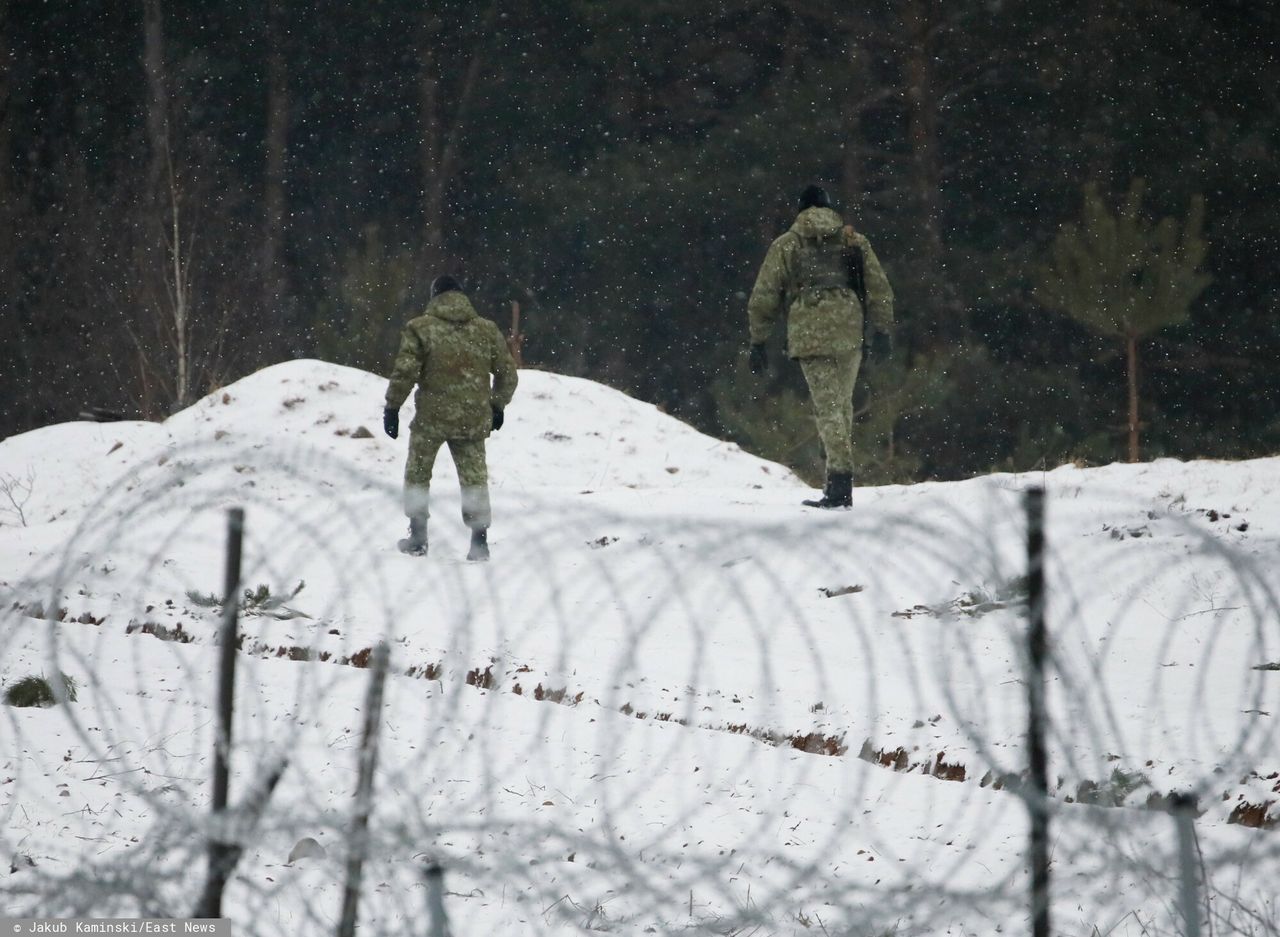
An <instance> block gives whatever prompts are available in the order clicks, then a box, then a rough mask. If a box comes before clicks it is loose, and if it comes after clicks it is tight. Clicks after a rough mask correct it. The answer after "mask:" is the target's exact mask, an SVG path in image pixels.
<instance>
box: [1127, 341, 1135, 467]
mask: <svg viewBox="0 0 1280 937" xmlns="http://www.w3.org/2000/svg"><path fill="white" fill-rule="evenodd" d="M1124 343H1125V352H1126V354H1125V357H1126V360H1127V363H1128V371H1129V461H1130V462H1137V461H1138V336H1137V334H1136V333H1134V332H1129V333H1128V334H1126V335H1125V338H1124Z"/></svg>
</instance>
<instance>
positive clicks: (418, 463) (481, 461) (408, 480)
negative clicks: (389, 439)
mask: <svg viewBox="0 0 1280 937" xmlns="http://www.w3.org/2000/svg"><path fill="white" fill-rule="evenodd" d="M443 445H447V446H448V447H449V455H451V456H452V457H453V464H454V465H455V466H457V468H458V484H459V486H460V487H461V488H462V521H463V523H465V524H466V525H467V526H468V527H470V528H471V529H472V530H479V529H482V528H487V527H488V526H489V522H490V520H491V519H492V517H491V513H490V510H489V467H488V465H487V464H486V462H485V458H484V439H483V438H481V439H441V438H440V437H438V436H427V435H424V434H422V433H410V434H409V458H408V459H407V460H406V461H405V463H404V512H405V514H407V515H409V516H410V517H420V518H422V519H423V520H424V521H425V520H426V519H427V517H428V515H429V514H430V513H431V512H430V508H429V499H430V491H431V472H432V470H433V469H434V468H435V463H436V454H437V453H438V452H439V451H440V447H441V446H443Z"/></svg>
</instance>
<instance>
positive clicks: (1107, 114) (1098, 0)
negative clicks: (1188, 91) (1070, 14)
mask: <svg viewBox="0 0 1280 937" xmlns="http://www.w3.org/2000/svg"><path fill="white" fill-rule="evenodd" d="M1113 6H1114V4H1113V3H1112V2H1111V0H1089V3H1088V8H1087V9H1086V10H1085V33H1086V35H1087V37H1088V47H1089V48H1090V49H1091V50H1092V55H1090V57H1089V64H1088V78H1087V87H1088V100H1087V109H1086V111H1085V116H1084V117H1083V123H1084V126H1083V127H1082V128H1081V129H1082V131H1083V133H1082V134H1081V137H1082V143H1083V144H1084V146H1085V164H1084V167H1083V168H1084V172H1085V181H1086V182H1087V181H1090V180H1097V181H1098V182H1099V183H1101V184H1102V187H1103V191H1107V192H1109V191H1110V190H1111V188H1112V184H1113V180H1112V178H1111V170H1112V164H1113V153H1114V150H1115V143H1114V139H1113V136H1112V132H1111V124H1112V116H1113V113H1114V110H1115V107H1116V101H1115V90H1116V70H1115V61H1114V59H1113V51H1114V49H1113V47H1114V45H1115V32H1116V22H1115V12H1114V10H1113Z"/></svg>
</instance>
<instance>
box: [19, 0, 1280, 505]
mask: <svg viewBox="0 0 1280 937" xmlns="http://www.w3.org/2000/svg"><path fill="white" fill-rule="evenodd" d="M1277 37H1280V15H1278V14H1277V8H1276V7H1275V6H1273V5H1271V4H1267V3H1249V2H1232V0H1127V2H1123V3H1119V2H1109V0H1061V2H1028V3H1019V2H1012V0H949V2H947V3H945V4H943V3H935V2H930V0H869V2H866V3H860V4H833V3H827V2H822V0H741V2H734V3H730V2H707V0H679V2H669V0H652V2H646V3H631V2H607V0H509V2H504V3H497V2H482V0H476V2H459V0H442V2H416V3H410V2H396V0H381V2H367V3H350V4H330V3H320V2H318V0H261V2H258V3H252V2H196V0H182V2H179V0H76V2H74V3H73V2H63V3H49V2H37V0H0V334H3V336H4V340H3V342H0V388H2V390H0V436H4V435H9V434H12V433H17V432H22V431H24V430H27V429H31V428H33V427H37V426H41V425H44V424H48V423H51V422H58V421H62V420H68V419H75V418H77V417H78V415H79V414H80V413H81V412H83V411H86V410H87V409H91V408H99V409H101V410H103V411H109V412H111V413H115V414H119V415H123V416H127V417H130V418H138V417H141V418H148V419H154V418H161V417H163V416H164V415H166V414H168V413H170V412H172V411H173V410H175V409H177V408H180V407H182V406H185V405H187V404H189V403H190V402H192V401H193V400H195V399H197V398H198V397H199V396H200V395H202V394H204V393H206V392H208V391H210V390H212V389H214V388H217V387H219V386H221V385H223V384H225V383H228V382H230V381H232V380H234V379H236V378H237V377H239V376H242V375H244V374H246V373H249V372H251V371H253V370H256V369H257V368H259V367H261V366H263V365H266V364H269V363H273V362H276V361H280V360H284V359H288V358H294V357H299V356H315V357H322V358H326V359H328V360H332V361H336V362H339V363H343V364H350V365H354V366H358V367H362V368H366V369H369V370H373V371H377V372H385V370H386V368H387V367H388V366H389V364H390V361H391V357H392V354H393V352H394V347H395V342H396V340H397V337H398V334H399V330H400V327H401V326H402V324H403V322H404V321H405V320H407V319H408V318H410V317H412V316H413V315H416V314H418V313H419V312H420V311H421V309H422V308H423V306H424V305H425V301H426V288H427V285H428V284H429V283H430V281H431V279H432V278H433V277H434V276H435V275H436V274H437V273H440V272H443V271H452V272H455V273H457V274H458V275H460V276H462V277H464V278H465V282H466V285H467V289H468V292H469V293H470V295H471V296H472V298H473V300H474V301H475V303H476V305H477V307H478V308H479V309H480V311H481V312H482V314H485V315H488V316H489V317H491V318H494V319H495V320H497V321H498V322H499V324H500V325H502V326H503V327H504V329H505V328H506V327H508V325H509V320H510V309H511V304H512V302H513V301H514V302H518V303H519V304H520V307H521V323H522V331H523V333H524V335H525V341H524V345H523V355H524V362H525V364H526V365H529V366H535V367H546V368H549V369H552V370H556V371H560V372H563V373H568V374H577V375H582V376H586V377H590V378H593V379H596V380H600V381H603V382H606V383H608V384H611V385H613V386H615V387H618V388H620V389H622V390H625V391H627V392H628V393H631V394H634V395H635V396H637V397H640V398H641V399H644V400H648V401H651V402H653V403H655V404H658V405H659V406H661V407H662V408H664V409H665V410H667V411H668V412H670V413H672V414H674V415H676V416H678V417H680V418H682V419H685V420H687V421H689V422H691V423H692V424H694V425H695V426H697V427H699V428H701V429H703V430H706V431H708V432H711V433H713V434H716V435H719V436H723V437H726V438H731V439H735V440H737V441H739V442H741V443H742V444H743V445H744V446H746V447H747V448H749V449H752V450H754V451H756V452H759V453H761V454H762V455H765V456H767V457H770V458H775V459H779V460H781V461H784V462H787V463H788V464H790V465H792V466H794V467H796V468H797V469H798V470H799V471H800V472H801V473H802V474H803V475H805V476H806V477H809V478H814V477H816V476H817V474H818V473H819V471H820V465H821V452H820V450H819V448H818V442H817V438H816V433H815V432H814V428H813V424H812V420H811V419H810V417H809V416H808V412H807V410H806V407H807V403H806V398H805V394H804V387H803V381H802V378H801V377H800V375H799V370H798V368H795V367H794V366H791V365H785V364H784V365H781V366H779V365H778V364H777V363H778V362H781V360H782V357H781V341H780V339H779V341H778V343H777V344H776V345H775V346H774V347H773V349H772V351H773V355H772V357H773V359H774V361H775V367H774V369H773V370H772V371H771V372H770V374H769V375H767V376H766V377H763V378H755V377H753V376H752V375H750V374H749V373H748V372H747V369H746V367H745V353H746V347H747V340H746V312H745V306H746V297H747V294H748V292H749V291H750V288H751V285H752V283H753V280H754V276H755V272H756V269H757V267H758V265H759V263H760V261H761V259H762V258H763V256H764V253H765V250H766V248H767V247H768V244H769V242H770V241H771V240H772V239H773V238H774V237H776V236H777V235H778V234H780V233H781V232H782V231H783V230H785V228H786V227H787V226H788V225H789V224H790V223H791V220H792V219H793V217H794V214H795V201H796V197H797V195H798V193H799V191H800V189H801V188H802V187H803V186H804V185H805V184H807V183H809V182H819V183H822V184H824V185H826V186H827V188H828V189H829V191H830V192H831V193H832V196H833V198H834V200H835V201H836V203H837V208H838V209H839V210H841V211H842V213H843V214H844V215H845V217H846V219H847V220H848V221H850V222H851V223H852V224H854V225H855V227H857V228H858V229H859V230H861V231H863V232H864V233H866V234H867V236H868V237H869V238H870V239H871V243H872V244H873V245H874V247H875V249H876V251H877V253H878V255H879V257H880V258H881V260H882V261H883V263H884V266H885V268H886V270H887V271H888V274H889V276H890V279H891V281H892V283H893V285H894V288H895V290H896V292H897V299H898V301H897V315H898V331H897V336H896V337H897V346H896V347H897V352H896V357H895V360H894V361H892V362H888V363H882V364H881V365H880V366H879V367H869V368H867V369H865V371H864V378H863V379H862V380H861V381H860V384H859V388H858V391H857V395H856V398H855V401H856V404H857V409H858V428H857V436H858V440H857V450H858V460H859V474H860V477H861V478H862V479H863V480H876V481H884V480H911V479H924V478H957V477H963V476H966V475H970V474H974V473H978V472H984V471H989V470H991V469H1017V470H1029V469H1033V468H1036V467H1039V466H1046V465H1055V464H1058V463H1060V462H1062V461H1067V460H1077V461H1082V462H1103V461H1110V460H1113V459H1118V458H1123V457H1125V456H1126V454H1129V455H1132V453H1133V450H1131V449H1127V448H1126V447H1127V446H1131V445H1133V444H1134V440H1130V438H1129V436H1130V433H1129V425H1128V423H1129V417H1128V415H1127V414H1128V410H1127V407H1129V406H1133V408H1134V410H1133V412H1134V413H1135V414H1136V415H1137V416H1136V420H1137V422H1136V424H1135V426H1134V427H1133V429H1134V436H1135V440H1136V434H1137V433H1139V432H1140V434H1141V457H1142V458H1153V457H1157V456H1162V455H1170V456H1178V457H1184V458H1185V457H1223V458H1240V457H1248V456H1255V455H1263V454H1274V453H1276V452H1277V451H1280V406H1278V404H1280V393H1278V391H1280V368H1278V367H1277V362H1280V316H1278V315H1277V313H1278V312H1280V310H1278V308H1277V305H1278V297H1280V290H1278V288H1277V277H1276V268H1277V223H1276V222H1277V206H1278V205H1280V198H1278V196H1280V159H1278V158H1277V157H1278V156H1280V152H1278V150H1277V146H1278V144H1280V62H1278V60H1277V54H1276V41H1277ZM1086 192H1088V193H1091V195H1090V196H1086ZM1126 205H1127V206H1128V207H1127V209H1126ZM1126 211H1127V212H1128V214H1127V215H1126ZM1126 219H1127V221H1126ZM1161 222H1163V223H1161ZM1126 223H1127V224H1128V228H1129V229H1130V231H1131V233H1132V232H1134V231H1136V232H1137V235H1136V236H1137V237H1139V239H1140V240H1141V239H1144V238H1145V240H1143V241H1142V244H1141V245H1139V246H1137V247H1134V248H1132V249H1130V250H1129V251H1128V253H1127V254H1125V256H1123V257H1119V256H1118V255H1117V252H1116V251H1115V250H1111V251H1110V253H1107V252H1106V251H1102V252H1101V253H1099V250H1100V248H1099V245H1100V244H1104V242H1105V243H1111V242H1110V241H1107V237H1109V235H1108V234H1107V232H1108V231H1110V232H1111V233H1112V234H1114V233H1115V231H1116V230H1117V229H1119V230H1121V231H1123V230H1124V229H1125V225H1126ZM1112 240H1113V241H1114V238H1112ZM1161 250H1163V251H1164V257H1163V259H1162V260H1161V261H1160V262H1161V263H1163V264H1164V266H1159V264H1157V263H1156V261H1153V260H1151V258H1152V257H1155V256H1156V255H1157V254H1159V253H1160V251H1161ZM1090 251H1093V252H1094V254H1095V255H1097V256H1098V257H1101V258H1102V259H1101V261H1100V262H1099V264H1095V265H1094V266H1093V267H1092V268H1091V267H1090V266H1089V265H1088V264H1081V263H1075V264H1074V265H1073V264H1072V263H1069V262H1068V260H1069V258H1070V257H1072V256H1076V257H1077V258H1078V257H1079V256H1080V255H1082V254H1083V255H1088V254H1089V252H1090ZM1113 255H1115V256H1113ZM1117 257H1118V259H1117ZM1064 258H1065V259H1064ZM1108 258H1111V259H1108ZM1170 258H1172V260H1170ZM1095 259H1097V258H1096V257H1095ZM1157 259H1159V258H1157ZM1112 260H1114V261H1115V262H1114V263H1112ZM1157 267H1159V271H1166V272H1167V271H1168V270H1173V271H1175V273H1176V274H1177V276H1178V277H1179V280H1178V284H1179V288H1178V289H1174V290H1173V291H1172V293H1173V294H1176V295H1174V296H1173V298H1172V299H1170V298H1169V295H1170V294H1169V290H1165V292H1160V289H1163V287H1162V286H1161V285H1160V284H1158V283H1157V284H1156V286H1155V287H1151V283H1152V282H1154V281H1153V280H1152V277H1153V276H1155V274H1152V273H1151V271H1152V270H1156V269H1157ZM1113 268H1114V269H1113ZM1148 268H1150V269H1148ZM1159 271H1157V272H1159ZM1164 275H1165V273H1160V276H1164ZM1106 277H1110V278H1111V279H1112V280H1113V281H1114V282H1112V283H1110V285H1109V287H1108V288H1109V289H1110V290H1111V292H1109V293H1106V295H1103V293H1104V290H1103V286H1104V284H1101V283H1100V281H1101V280H1102V279H1104V278H1106ZM1144 278H1145V279H1144ZM1144 283H1145V284H1146V286H1144V285H1143V284H1144ZM1064 284H1065V285H1064ZM1128 285H1132V288H1133V289H1136V290H1138V291H1139V292H1141V291H1142V290H1143V289H1147V293H1148V294H1149V295H1147V300H1148V302H1147V307H1150V308H1149V309H1147V312H1146V313H1144V314H1145V315H1147V316H1148V318H1149V321H1146V322H1144V323H1139V324H1132V323H1130V322H1129V319H1128V318H1127V317H1128V316H1129V315H1130V313H1129V312H1126V311H1125V310H1131V309H1132V308H1133V304H1132V302H1131V299H1125V298H1124V296H1123V295H1120V294H1123V293H1124V291H1125V290H1126V289H1128V288H1129V286H1128ZM1147 287H1151V288H1150V289H1148V288H1147ZM1157 287H1159V288H1158V289H1157ZM1152 289H1155V290H1156V292H1155V293H1154V294H1152V293H1151V290H1152ZM1117 290H1118V291H1119V293H1117V292H1116V291H1117ZM1064 291H1065V293H1066V294H1069V295H1074V296H1076V297H1077V300H1076V301H1075V302H1074V304H1073V302H1072V301H1070V300H1063V298H1062V296H1063V294H1064ZM1152 295H1156V296H1157V299H1156V300H1152V298H1151V297H1152ZM1117 297H1118V298H1117ZM1099 303H1101V304H1103V305H1105V304H1107V303H1110V304H1111V305H1110V307H1108V308H1105V309H1103V310H1102V311H1103V312H1104V313H1106V314H1107V315H1111V314H1113V313H1116V310H1117V309H1118V308H1119V306H1123V307H1124V308H1123V309H1119V313H1116V314H1117V315H1118V316H1119V318H1118V319H1117V321H1119V322H1120V326H1118V327H1117V328H1118V331H1117V328H1105V327H1100V326H1099V315H1098V312H1099V310H1098V309H1097V308H1093V309H1092V310H1090V309H1088V308H1082V307H1088V306H1090V304H1093V306H1095V307H1096V306H1097V305H1098V304H1099ZM1117 304H1119V306H1118V305H1117ZM1144 308H1146V307H1144ZM1091 313H1092V314H1091ZM1115 317H1116V316H1115V315H1113V316H1112V318H1115ZM1104 318H1105V316H1104ZM1131 325H1132V327H1130V326H1131ZM1130 339H1132V341H1130ZM1130 374H1132V375H1133V377H1134V382H1133V385H1132V387H1131V388H1130V390H1129V391H1126V383H1127V376H1128V375H1130ZM379 405H380V402H379V401H371V402H370V425H371V426H374V425H376V423H377V417H378V413H377V409H378V407H379ZM537 418H538V419H540V420H543V421H545V423H546V425H547V428H548V431H554V429H555V420H556V414H554V413H539V414H538V416H537ZM601 429H602V430H607V429H608V428H607V427H601Z"/></svg>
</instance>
